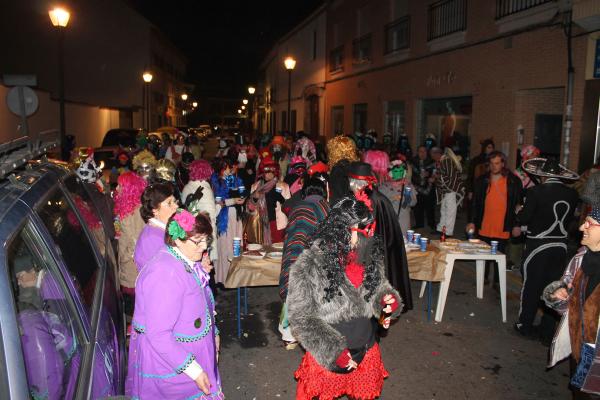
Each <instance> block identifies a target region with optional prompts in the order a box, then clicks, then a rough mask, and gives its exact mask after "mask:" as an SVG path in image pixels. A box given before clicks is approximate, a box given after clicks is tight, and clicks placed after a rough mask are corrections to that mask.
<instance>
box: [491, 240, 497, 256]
mask: <svg viewBox="0 0 600 400" xmlns="http://www.w3.org/2000/svg"><path fill="white" fill-rule="evenodd" d="M490 245H491V246H492V248H491V253H492V254H496V253H497V252H498V241H497V240H492V241H491V242H490Z"/></svg>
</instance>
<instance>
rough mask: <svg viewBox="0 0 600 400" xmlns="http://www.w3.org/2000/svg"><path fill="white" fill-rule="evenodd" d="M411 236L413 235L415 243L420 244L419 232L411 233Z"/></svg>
mask: <svg viewBox="0 0 600 400" xmlns="http://www.w3.org/2000/svg"><path fill="white" fill-rule="evenodd" d="M413 237H414V241H415V243H416V244H418V245H420V244H421V234H420V233H415V234H414V235H413Z"/></svg>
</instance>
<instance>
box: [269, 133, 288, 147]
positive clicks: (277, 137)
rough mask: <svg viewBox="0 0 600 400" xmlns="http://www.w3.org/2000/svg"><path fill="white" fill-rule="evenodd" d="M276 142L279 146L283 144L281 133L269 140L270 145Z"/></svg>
mask: <svg viewBox="0 0 600 400" xmlns="http://www.w3.org/2000/svg"><path fill="white" fill-rule="evenodd" d="M276 144H278V145H280V146H285V139H284V137H283V136H281V135H276V136H273V140H271V146H273V145H276Z"/></svg>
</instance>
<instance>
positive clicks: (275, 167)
mask: <svg viewBox="0 0 600 400" xmlns="http://www.w3.org/2000/svg"><path fill="white" fill-rule="evenodd" d="M267 172H272V173H274V174H275V175H276V176H279V163H278V162H275V160H273V159H272V158H271V157H266V158H263V159H262V161H261V162H260V165H259V166H258V175H259V176H262V175H264V174H265V173H267Z"/></svg>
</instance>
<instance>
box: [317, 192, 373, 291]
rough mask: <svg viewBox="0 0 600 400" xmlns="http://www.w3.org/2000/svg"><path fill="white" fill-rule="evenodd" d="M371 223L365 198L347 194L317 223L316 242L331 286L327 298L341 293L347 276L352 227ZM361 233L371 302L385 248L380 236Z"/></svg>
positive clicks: (360, 248) (360, 252) (359, 248)
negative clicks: (342, 284) (358, 198)
mask: <svg viewBox="0 0 600 400" xmlns="http://www.w3.org/2000/svg"><path fill="white" fill-rule="evenodd" d="M371 222H373V215H372V214H371V212H370V211H369V209H368V208H367V206H366V205H365V204H364V203H363V202H362V201H358V200H356V199H355V198H353V197H344V198H342V199H341V200H339V201H338V202H337V203H335V204H334V205H333V207H332V208H331V210H330V212H329V215H328V216H327V218H326V219H325V220H324V221H323V222H321V223H320V224H319V225H318V227H317V232H316V234H315V242H318V246H319V248H320V250H321V251H322V252H323V253H324V257H323V259H324V260H325V264H324V265H323V269H324V270H325V273H326V274H327V279H328V280H329V286H328V287H327V288H325V296H324V299H325V301H330V300H331V299H332V298H333V297H334V296H335V295H341V292H340V290H339V288H340V284H341V283H342V282H343V281H344V279H345V277H344V274H345V267H346V264H347V261H348V255H349V254H350V252H351V251H352V249H351V247H350V238H351V236H352V233H351V230H350V228H352V227H353V226H355V225H358V227H359V228H361V229H362V228H364V227H365V226H366V225H368V224H369V223H371ZM358 236H359V241H358V246H357V253H358V261H359V262H360V263H361V264H363V265H364V267H365V277H364V280H363V285H364V287H365V288H366V289H367V294H366V295H365V300H367V301H369V299H370V298H371V296H373V293H374V291H375V288H377V286H378V285H379V282H380V281H381V278H382V277H381V274H380V272H379V267H378V264H379V263H380V262H382V260H383V249H382V245H381V240H380V239H379V238H378V237H376V236H373V237H369V238H367V237H364V236H363V235H362V234H361V233H358Z"/></svg>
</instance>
